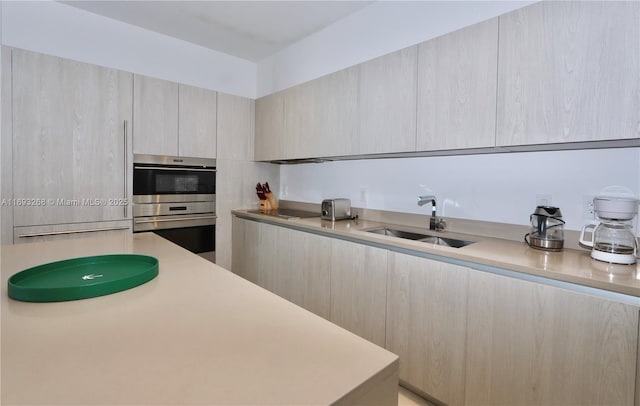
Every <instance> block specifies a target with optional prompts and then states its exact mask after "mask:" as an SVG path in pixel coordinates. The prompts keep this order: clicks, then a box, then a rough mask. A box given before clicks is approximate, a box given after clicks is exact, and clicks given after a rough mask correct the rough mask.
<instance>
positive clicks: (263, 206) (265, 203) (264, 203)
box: [258, 200, 271, 212]
mask: <svg viewBox="0 0 640 406" xmlns="http://www.w3.org/2000/svg"><path fill="white" fill-rule="evenodd" d="M258 209H259V210H260V211H262V212H267V211H269V210H271V204H270V203H269V200H260V206H259V207H258Z"/></svg>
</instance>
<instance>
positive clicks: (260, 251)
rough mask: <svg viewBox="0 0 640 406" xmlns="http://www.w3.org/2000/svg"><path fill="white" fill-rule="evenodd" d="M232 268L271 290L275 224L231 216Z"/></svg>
mask: <svg viewBox="0 0 640 406" xmlns="http://www.w3.org/2000/svg"><path fill="white" fill-rule="evenodd" d="M232 227H233V229H232V233H233V237H232V238H233V248H232V250H233V259H232V261H233V262H232V264H233V269H232V272H233V273H235V274H237V275H239V276H241V277H243V278H245V279H247V280H248V281H251V282H253V283H255V284H256V285H258V286H262V287H263V288H265V289H267V290H270V291H272V292H273V291H274V290H275V286H276V285H275V271H276V253H277V250H276V241H277V240H276V238H277V231H278V229H277V227H275V226H272V225H270V224H262V223H258V222H257V221H251V220H244V219H240V218H237V217H234V218H233V226H232Z"/></svg>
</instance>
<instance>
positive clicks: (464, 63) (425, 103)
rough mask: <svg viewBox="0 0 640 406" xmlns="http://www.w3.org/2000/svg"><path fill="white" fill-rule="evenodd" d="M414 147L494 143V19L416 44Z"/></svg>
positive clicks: (495, 60)
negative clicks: (416, 118) (416, 112)
mask: <svg viewBox="0 0 640 406" xmlns="http://www.w3.org/2000/svg"><path fill="white" fill-rule="evenodd" d="M418 49H419V54H418V141H417V150H418V151H430V150H447V149H461V148H480V147H493V146H494V145H495V119H496V117H495V109H496V81H497V79H496V70H497V65H498V56H497V54H498V19H497V18H493V19H491V20H488V21H484V22H481V23H478V24H475V25H472V26H469V27H466V28H463V29H460V30H457V31H454V32H452V33H450V34H446V35H443V36H441V37H438V38H435V39H433V40H430V41H427V42H423V43H422V44H420V45H419V48H418Z"/></svg>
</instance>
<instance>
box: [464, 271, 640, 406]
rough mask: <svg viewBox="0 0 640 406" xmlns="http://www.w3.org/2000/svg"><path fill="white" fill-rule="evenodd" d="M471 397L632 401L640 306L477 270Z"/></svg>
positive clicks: (471, 299)
mask: <svg viewBox="0 0 640 406" xmlns="http://www.w3.org/2000/svg"><path fill="white" fill-rule="evenodd" d="M467 317H468V324H467V349H466V383H465V403H466V404H474V405H483V404H484V405H499V404H501V405H534V404H535V405H587V404H592V405H631V404H633V403H634V393H635V381H636V359H637V358H636V353H637V345H638V308H637V307H634V306H630V305H625V304H621V303H618V302H614V301H611V300H606V299H602V298H597V297H593V296H589V295H585V294H579V293H574V292H569V291H565V290H563V289H559V288H554V287H550V286H543V285H539V284H535V283H531V282H527V281H521V280H516V279H513V278H507V277H504V276H500V275H494V274H489V273H484V272H470V277H469V294H468V314H467Z"/></svg>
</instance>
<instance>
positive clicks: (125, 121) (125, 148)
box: [124, 120, 129, 218]
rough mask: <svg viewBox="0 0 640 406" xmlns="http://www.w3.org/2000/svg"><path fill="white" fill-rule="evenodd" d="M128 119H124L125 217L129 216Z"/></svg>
mask: <svg viewBox="0 0 640 406" xmlns="http://www.w3.org/2000/svg"><path fill="white" fill-rule="evenodd" d="M127 152H128V150H127V120H124V202H125V203H126V204H124V218H127V206H128V205H129V202H128V201H127Z"/></svg>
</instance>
